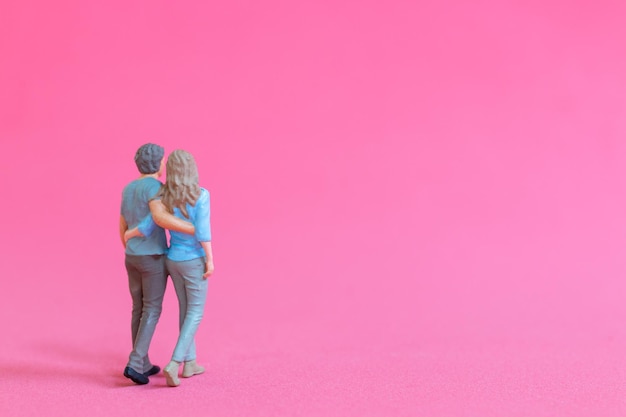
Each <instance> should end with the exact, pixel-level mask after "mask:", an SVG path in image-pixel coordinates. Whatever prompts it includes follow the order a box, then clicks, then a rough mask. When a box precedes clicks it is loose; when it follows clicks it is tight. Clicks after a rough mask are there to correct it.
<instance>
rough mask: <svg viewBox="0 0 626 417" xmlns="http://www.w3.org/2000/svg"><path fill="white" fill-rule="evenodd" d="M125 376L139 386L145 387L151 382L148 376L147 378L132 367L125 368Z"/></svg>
mask: <svg viewBox="0 0 626 417" xmlns="http://www.w3.org/2000/svg"><path fill="white" fill-rule="evenodd" d="M151 370H152V369H151ZM124 376H125V377H126V378H128V379H130V380H131V381H133V382H134V383H135V384H139V385H145V384H147V383H148V382H150V380H149V379H148V377H147V376H145V375H144V374H140V373H139V372H137V371H135V370H134V369H133V368H131V367H130V366H127V367H126V368H124Z"/></svg>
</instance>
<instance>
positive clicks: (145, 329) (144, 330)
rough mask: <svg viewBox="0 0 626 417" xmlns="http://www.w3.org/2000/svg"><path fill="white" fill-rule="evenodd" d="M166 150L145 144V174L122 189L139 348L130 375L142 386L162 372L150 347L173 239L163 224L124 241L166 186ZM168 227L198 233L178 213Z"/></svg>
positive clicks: (141, 154)
mask: <svg viewBox="0 0 626 417" xmlns="http://www.w3.org/2000/svg"><path fill="white" fill-rule="evenodd" d="M164 154H165V151H164V149H163V148H162V147H161V146H159V145H155V144H152V143H147V144H145V145H143V146H141V147H140V148H139V149H138V150H137V153H136V154H135V163H136V165H137V168H138V169H139V172H140V173H141V176H140V177H139V178H138V179H136V180H134V181H132V182H131V183H130V184H128V185H127V186H126V187H125V188H124V191H123V193H122V208H121V216H120V237H121V239H122V244H123V245H124V247H125V252H126V257H125V265H126V271H127V272H128V286H129V289H130V295H131V297H132V301H133V308H132V319H131V334H132V346H133V350H132V352H131V353H130V357H129V361H128V364H127V365H126V368H125V369H124V376H125V377H126V378H129V379H130V380H132V381H133V382H134V383H136V384H147V383H148V382H149V379H148V377H149V376H151V375H154V374H156V373H158V372H159V371H160V370H161V369H160V368H159V367H158V366H156V365H153V364H152V363H151V362H150V358H149V357H148V348H149V347H150V342H151V341H152V336H153V335H154V330H155V328H156V324H157V322H158V320H159V317H160V316H161V309H162V304H163V296H164V294H165V287H166V282H167V275H168V274H167V270H166V267H165V255H166V253H167V239H166V237H165V230H163V229H162V228H161V227H156V228H155V230H154V232H153V233H151V234H150V236H146V237H138V238H136V239H131V240H129V241H128V242H126V241H125V239H124V233H125V232H126V230H127V229H129V228H133V227H135V226H136V225H137V224H138V223H139V222H140V221H141V220H142V219H143V218H144V217H146V216H147V215H149V214H150V207H149V201H150V199H151V198H152V197H154V196H155V195H156V194H157V192H158V191H159V189H160V188H161V182H160V181H159V180H158V178H159V177H160V176H161V175H162V173H163V172H164V167H165V163H164V159H163V156H164ZM161 223H162V222H161ZM167 226H168V228H170V229H173V230H177V231H180V232H183V233H193V232H194V228H193V225H191V223H188V222H186V221H182V220H180V219H176V218H174V217H173V216H171V217H169V216H168V218H167Z"/></svg>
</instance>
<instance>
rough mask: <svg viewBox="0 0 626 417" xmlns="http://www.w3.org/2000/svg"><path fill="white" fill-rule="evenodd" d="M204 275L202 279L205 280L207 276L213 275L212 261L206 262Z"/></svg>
mask: <svg viewBox="0 0 626 417" xmlns="http://www.w3.org/2000/svg"><path fill="white" fill-rule="evenodd" d="M204 265H205V266H204V274H203V275H202V278H204V279H207V278H208V277H209V276H211V274H212V273H213V271H214V270H215V267H214V266H213V261H212V260H211V261H207V262H205V264H204Z"/></svg>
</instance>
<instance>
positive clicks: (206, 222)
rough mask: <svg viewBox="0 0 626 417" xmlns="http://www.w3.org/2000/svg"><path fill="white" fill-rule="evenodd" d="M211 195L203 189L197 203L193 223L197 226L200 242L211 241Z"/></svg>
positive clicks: (196, 233) (197, 236) (197, 237)
mask: <svg viewBox="0 0 626 417" xmlns="http://www.w3.org/2000/svg"><path fill="white" fill-rule="evenodd" d="M210 203H211V197H210V195H209V192H208V191H207V190H205V189H203V190H202V192H201V194H200V198H198V202H197V203H196V210H197V211H196V217H195V219H194V222H193V225H194V227H195V228H196V232H195V236H196V239H198V241H199V242H210V241H211V207H210V206H211V204H210Z"/></svg>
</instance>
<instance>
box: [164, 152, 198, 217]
mask: <svg viewBox="0 0 626 417" xmlns="http://www.w3.org/2000/svg"><path fill="white" fill-rule="evenodd" d="M166 172H167V174H166V175H167V178H166V180H165V184H164V185H163V187H161V191H159V195H160V196H161V202H162V203H163V205H164V206H165V208H166V209H167V211H169V212H170V213H174V208H175V207H178V209H179V210H180V211H181V213H183V215H184V216H185V217H186V218H189V213H187V203H189V204H191V205H192V206H195V205H196V201H198V198H199V197H200V185H199V184H198V167H197V166H196V161H195V159H194V158H193V155H191V154H190V153H189V152H187V151H183V150H181V149H177V150H175V151H174V152H172V153H171V154H170V156H169V157H168V158H167V165H166Z"/></svg>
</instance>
